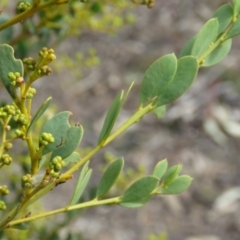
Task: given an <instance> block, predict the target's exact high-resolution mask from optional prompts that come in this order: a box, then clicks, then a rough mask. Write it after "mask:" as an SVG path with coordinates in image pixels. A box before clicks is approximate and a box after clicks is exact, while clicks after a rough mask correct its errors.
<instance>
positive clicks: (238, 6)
mask: <svg viewBox="0 0 240 240" xmlns="http://www.w3.org/2000/svg"><path fill="white" fill-rule="evenodd" d="M239 11H240V1H239V0H233V12H234V17H236V16H237V15H238V14H239Z"/></svg>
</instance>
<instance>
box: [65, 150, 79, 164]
mask: <svg viewBox="0 0 240 240" xmlns="http://www.w3.org/2000/svg"><path fill="white" fill-rule="evenodd" d="M79 160H80V155H79V153H77V152H73V153H72V154H71V155H70V156H68V157H67V158H64V162H65V166H67V165H68V164H69V163H77V162H78V161H79Z"/></svg>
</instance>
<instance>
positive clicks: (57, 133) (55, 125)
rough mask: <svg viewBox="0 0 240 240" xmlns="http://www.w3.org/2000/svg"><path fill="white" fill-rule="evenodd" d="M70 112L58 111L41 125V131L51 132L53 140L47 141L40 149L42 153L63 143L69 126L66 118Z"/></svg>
mask: <svg viewBox="0 0 240 240" xmlns="http://www.w3.org/2000/svg"><path fill="white" fill-rule="evenodd" d="M70 115H71V112H67V111H66V112H60V113H58V114H56V115H55V116H53V117H52V118H51V119H49V120H48V121H47V122H46V123H45V124H44V126H43V128H42V131H41V133H43V132H47V133H51V134H52V135H53V137H54V142H53V143H49V144H48V145H47V146H46V147H45V148H44V149H43V151H42V155H45V154H47V153H49V152H52V151H53V150H55V149H56V148H57V147H58V146H59V145H61V144H62V143H63V140H64V139H65V136H66V134H67V131H68V129H69V128H70V125H69V122H68V118H69V116H70Z"/></svg>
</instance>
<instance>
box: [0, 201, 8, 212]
mask: <svg viewBox="0 0 240 240" xmlns="http://www.w3.org/2000/svg"><path fill="white" fill-rule="evenodd" d="M6 209H7V206H6V204H5V202H3V201H0V210H6Z"/></svg>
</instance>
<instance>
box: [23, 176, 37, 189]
mask: <svg viewBox="0 0 240 240" xmlns="http://www.w3.org/2000/svg"><path fill="white" fill-rule="evenodd" d="M33 186H34V179H33V177H32V176H31V175H30V174H26V175H24V176H23V177H22V187H23V188H28V189H29V188H33Z"/></svg>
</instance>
